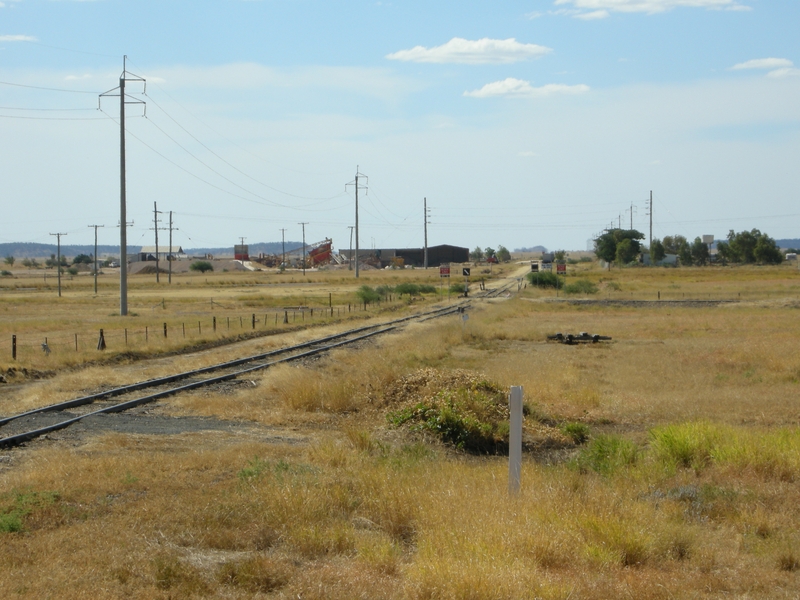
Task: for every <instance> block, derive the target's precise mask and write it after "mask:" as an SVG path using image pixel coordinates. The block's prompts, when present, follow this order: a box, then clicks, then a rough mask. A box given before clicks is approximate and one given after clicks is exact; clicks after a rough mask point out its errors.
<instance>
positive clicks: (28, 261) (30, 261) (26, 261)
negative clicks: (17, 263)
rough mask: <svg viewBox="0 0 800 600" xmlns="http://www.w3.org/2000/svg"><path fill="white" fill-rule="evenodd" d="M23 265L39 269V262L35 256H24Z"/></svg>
mask: <svg viewBox="0 0 800 600" xmlns="http://www.w3.org/2000/svg"><path fill="white" fill-rule="evenodd" d="M22 266H23V267H28V268H29V269H38V268H39V262H38V261H37V260H36V259H35V258H23V259H22Z"/></svg>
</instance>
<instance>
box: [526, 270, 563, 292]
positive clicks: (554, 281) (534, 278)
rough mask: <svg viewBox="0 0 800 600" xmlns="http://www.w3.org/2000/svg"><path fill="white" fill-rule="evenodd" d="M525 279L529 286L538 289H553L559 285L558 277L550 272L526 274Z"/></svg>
mask: <svg viewBox="0 0 800 600" xmlns="http://www.w3.org/2000/svg"><path fill="white" fill-rule="evenodd" d="M527 277H528V281H529V282H530V284H531V285H533V286H536V287H540V288H554V287H559V286H560V285H561V284H560V283H559V281H558V276H557V275H556V274H555V273H553V272H552V271H541V272H539V273H528V275H527Z"/></svg>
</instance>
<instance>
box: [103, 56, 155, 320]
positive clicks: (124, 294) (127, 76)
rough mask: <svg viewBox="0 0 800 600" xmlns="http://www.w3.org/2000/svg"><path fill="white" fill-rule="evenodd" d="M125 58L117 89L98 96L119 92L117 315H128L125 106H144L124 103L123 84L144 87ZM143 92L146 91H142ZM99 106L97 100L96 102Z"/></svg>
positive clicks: (135, 101)
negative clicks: (127, 83)
mask: <svg viewBox="0 0 800 600" xmlns="http://www.w3.org/2000/svg"><path fill="white" fill-rule="evenodd" d="M127 60H128V57H127V56H123V57H122V75H120V76H119V87H118V88H114V89H113V90H110V91H108V92H105V93H103V94H100V98H102V97H103V96H116V95H117V94H113V93H112V92H114V91H116V90H117V89H118V90H119V94H118V95H119V314H120V315H121V316H123V317H124V316H125V315H127V314H128V233H127V230H126V229H127V225H128V222H127V214H126V213H127V211H126V198H125V104H145V103H144V101H142V100H133V99H129V100H127V101H126V96H125V82H126V81H140V82H142V84H143V85H144V86H146V85H147V84H146V82H145V80H144V79H143V78H141V77H139V76H137V75H133V74H132V73H128V67H127ZM143 91H146V89H145V90H143ZM98 104H99V100H98Z"/></svg>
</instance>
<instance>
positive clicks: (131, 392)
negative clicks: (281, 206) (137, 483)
mask: <svg viewBox="0 0 800 600" xmlns="http://www.w3.org/2000/svg"><path fill="white" fill-rule="evenodd" d="M465 306H466V304H465V303H462V304H458V305H453V306H448V307H445V308H439V309H435V310H432V311H427V312H424V313H418V314H415V315H409V316H407V317H402V318H399V319H394V320H392V321H387V322H384V323H379V324H373V325H367V326H364V327H358V328H356V329H351V330H348V331H345V332H343V333H338V334H335V335H331V336H326V337H323V338H318V339H315V340H310V341H308V342H303V343H301V344H295V345H293V346H287V347H285V348H279V349H276V350H271V351H269V352H265V353H262V354H257V355H253V356H248V357H244V358H239V359H236V360H232V361H228V362H224V363H218V364H216V365H211V366H208V367H203V368H200V369H195V370H193V371H185V372H182V373H177V374H174V375H169V376H166V377H159V378H156V379H149V380H146V381H140V382H137V383H133V384H130V385H125V386H121V387H117V388H113V389H109V390H104V391H102V392H98V393H96V394H90V395H87V396H82V397H80V398H74V399H72V400H67V401H65V402H58V403H56V404H51V405H48V406H43V407H40V408H36V409H34V410H30V411H27V412H24V413H20V414H17V415H13V416H10V417H0V431H2V430H6V431H4V432H3V433H6V434H7V435H6V436H5V437H2V438H0V448H9V447H12V446H16V445H19V444H23V443H25V442H28V441H30V440H33V439H35V438H37V437H39V436H42V435H45V434H47V433H50V432H53V431H57V430H59V429H64V428H66V427H69V426H70V425H72V424H74V423H77V422H79V421H81V420H83V419H86V418H88V417H91V416H95V415H101V414H108V413H115V412H122V411H125V410H128V409H131V408H134V407H137V406H140V405H142V404H147V403H149V402H154V401H156V400H159V399H161V398H166V397H168V396H174V395H176V394H180V393H183V392H187V391H190V390H194V389H198V388H201V387H207V386H211V385H215V384H219V383H223V382H226V381H231V380H234V379H236V378H238V377H242V376H244V375H247V374H249V373H253V372H255V371H259V370H262V369H266V368H269V367H271V366H273V365H277V364H280V363H283V362H290V361H297V360H301V359H304V358H309V357H312V356H315V355H319V354H322V353H324V352H328V351H330V350H332V349H334V348H339V347H342V346H347V345H349V344H354V343H357V342H360V341H363V340H366V339H368V338H371V337H374V336H376V335H381V334H384V333H388V332H390V331H394V330H396V329H397V328H399V327H400V326H402V325H403V324H405V323H408V322H410V321H418V322H421V321H427V320H430V319H435V318H438V317H442V316H445V315H448V314H453V313H456V312H459V311H460V310H463V309H464V308H465ZM212 373H213V374H214V375H212V376H211V377H207V375H209V374H212ZM142 390H149V391H150V392H151V393H148V394H146V395H143V396H138V397H136V393H137V392H140V391H142ZM120 397H121V398H122V399H121V400H120ZM93 405H102V406H101V407H100V408H97V407H96V406H93ZM87 407H89V410H86V408H87ZM75 409H78V411H77V412H75ZM66 411H71V412H66ZM64 417H66V418H64ZM30 427H34V428H33V429H30ZM8 430H13V431H8ZM9 434H10V435H9ZM0 435H2V434H0Z"/></svg>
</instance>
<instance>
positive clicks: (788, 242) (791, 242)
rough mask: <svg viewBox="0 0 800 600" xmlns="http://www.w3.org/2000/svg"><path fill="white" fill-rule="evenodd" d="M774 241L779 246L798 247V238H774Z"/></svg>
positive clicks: (799, 241)
mask: <svg viewBox="0 0 800 600" xmlns="http://www.w3.org/2000/svg"><path fill="white" fill-rule="evenodd" d="M775 243H776V244H778V247H779V248H795V249H797V248H800V240H798V239H794V240H775Z"/></svg>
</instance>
